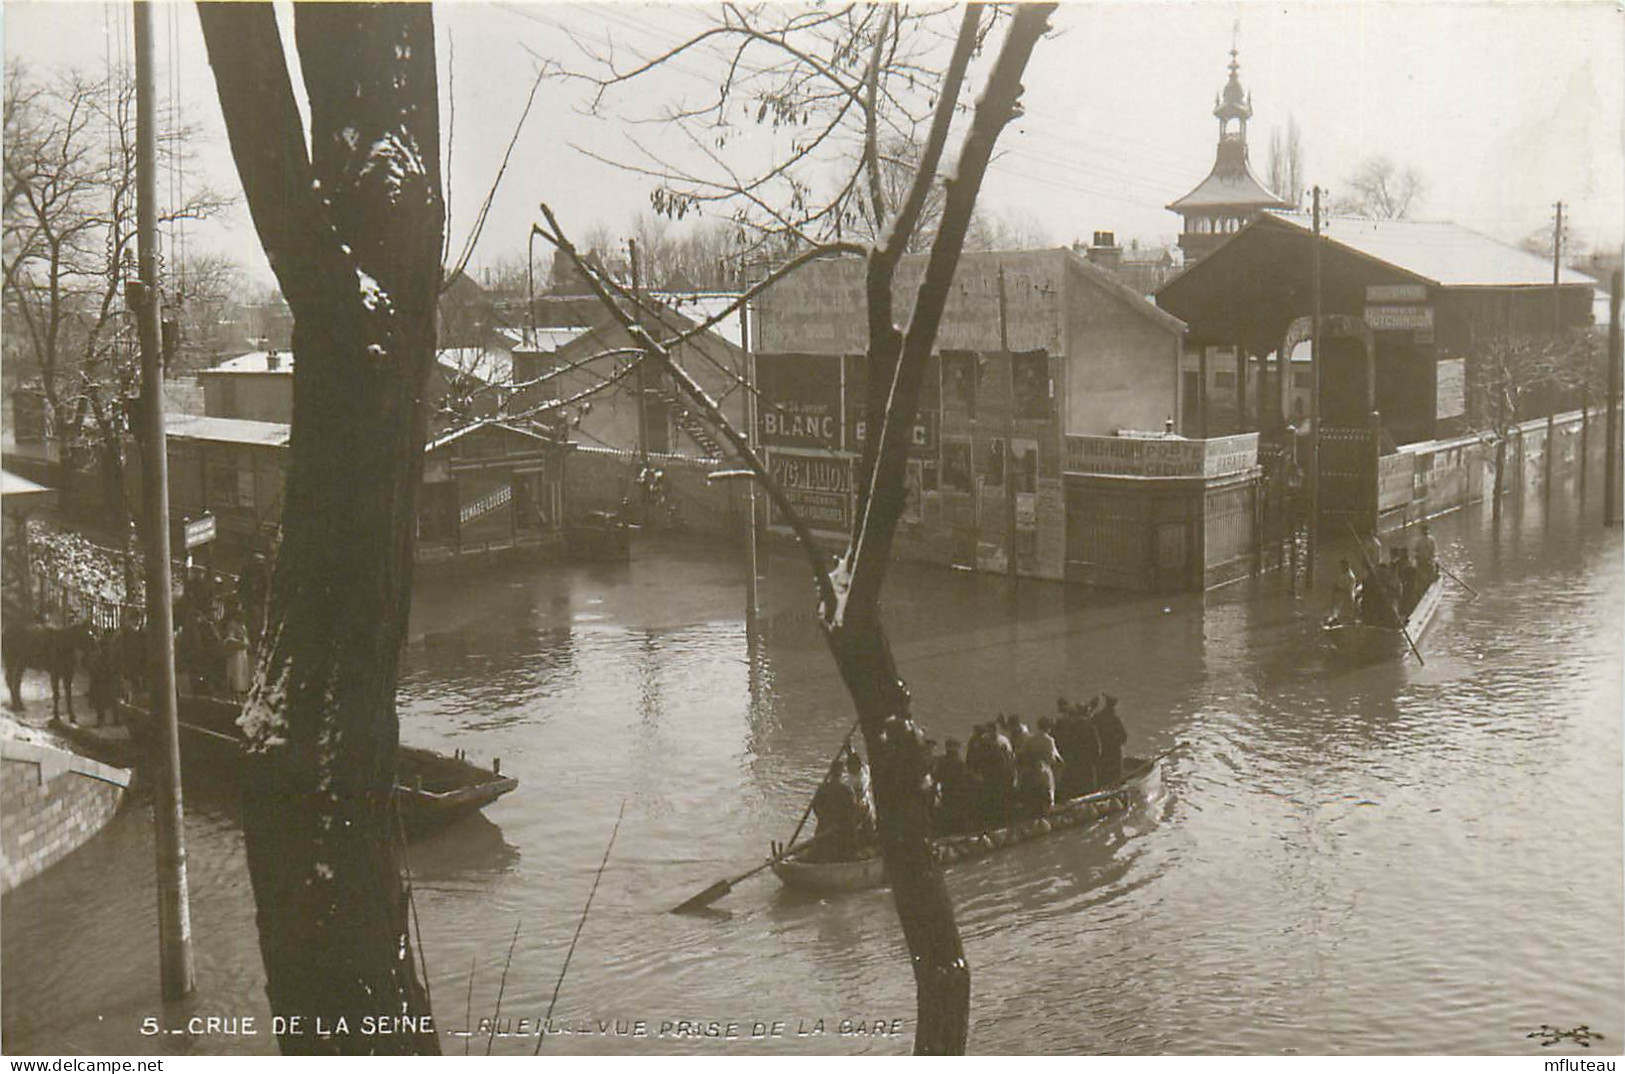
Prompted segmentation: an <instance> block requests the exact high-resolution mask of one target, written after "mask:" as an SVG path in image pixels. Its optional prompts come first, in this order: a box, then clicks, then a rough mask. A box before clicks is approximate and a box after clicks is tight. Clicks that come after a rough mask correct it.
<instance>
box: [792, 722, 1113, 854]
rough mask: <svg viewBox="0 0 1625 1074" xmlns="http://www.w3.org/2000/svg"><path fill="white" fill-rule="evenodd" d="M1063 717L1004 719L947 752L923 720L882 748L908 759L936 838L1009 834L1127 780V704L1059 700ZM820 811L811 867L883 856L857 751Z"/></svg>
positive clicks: (845, 753)
mask: <svg viewBox="0 0 1625 1074" xmlns="http://www.w3.org/2000/svg"><path fill="white" fill-rule="evenodd" d="M1056 710H1057V714H1056V715H1055V716H1054V717H1049V716H1043V717H1040V718H1039V719H1038V721H1037V722H1036V725H1034V726H1031V727H1029V725H1028V724H1027V723H1026V721H1024V720H1023V719H1021V717H1019V716H1015V715H1011V714H1009V713H1000V714H999V715H998V716H997V717H996V718H995V719H993V720H991V721H989V722H987V723H983V724H978V725H977V726H976V727H975V728H974V729H973V730H972V732H971V734H970V737H969V739H968V740H967V741H966V742H964V743H961V742H960V740H959V739H958V738H948V739H947V740H946V741H945V742H944V743H943V748H942V750H941V752H938V751H937V749H936V743H935V742H934V741H933V740H931V739H928V738H926V737H925V733H924V732H923V731H922V730H921V729H920V728H919V727H918V726H917V725H915V723H914V722H913V720H911V719H907V718H904V717H897V716H893V717H892V718H891V719H890V720H888V721H887V723H886V726H885V727H884V728H883V730H882V734H881V744H882V748H885V749H888V750H896V751H899V753H898V754H897V755H896V761H897V763H898V764H899V765H900V766H901V769H900V770H901V772H902V773H903V777H902V778H904V779H906V780H907V781H908V785H909V786H917V787H919V788H920V793H921V794H922V795H923V799H924V804H925V806H926V808H927V809H928V810H929V811H930V814H931V828H932V831H933V832H934V833H935V834H936V835H954V834H960V833H967V832H977V831H987V830H991V829H996V828H1003V827H1008V826H1009V825H1011V824H1014V823H1015V822H1017V821H1019V820H1024V819H1028V818H1032V817H1042V816H1044V815H1045V814H1047V813H1049V812H1051V811H1052V810H1053V809H1054V808H1055V804H1056V802H1057V801H1060V802H1065V801H1068V800H1070V799H1073V798H1077V797H1080V796H1082V795H1087V794H1090V793H1093V792H1094V791H1098V790H1102V789H1105V788H1108V787H1111V786H1113V785H1115V784H1117V783H1119V782H1120V781H1121V780H1122V779H1123V775H1124V772H1123V746H1124V745H1125V744H1126V742H1127V741H1128V731H1127V729H1126V728H1125V727H1124V726H1123V721H1122V719H1121V718H1119V717H1118V715H1117V699H1116V698H1115V697H1112V696H1111V695H1110V694H1099V695H1097V696H1095V697H1094V698H1092V699H1091V700H1089V701H1088V702H1086V703H1083V704H1075V703H1073V702H1069V701H1067V700H1065V699H1064V698H1058V699H1057V700H1056ZM961 746H963V752H961ZM812 810H813V814H814V815H815V816H816V817H817V818H818V827H817V830H816V832H815V835H814V839H815V841H816V849H815V850H814V851H812V852H810V854H811V857H810V860H821V861H850V860H854V859H857V858H861V857H864V856H866V855H867V854H869V853H871V852H872V851H873V849H874V847H875V841H876V817H875V798H874V789H873V785H872V783H871V780H870V777H869V766H868V765H867V764H866V763H865V762H864V760H863V758H862V757H861V756H859V754H858V752H857V751H856V750H854V749H852V748H851V747H850V745H849V746H847V747H845V748H843V750H842V752H841V753H840V754H839V755H837V757H836V758H835V761H834V762H833V763H832V764H831V765H830V769H829V772H828V773H827V774H826V776H825V777H824V780H823V782H822V783H821V784H819V787H818V790H817V792H816V793H815V794H814V795H813V801H812Z"/></svg>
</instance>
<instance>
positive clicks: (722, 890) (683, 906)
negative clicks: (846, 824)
mask: <svg viewBox="0 0 1625 1074" xmlns="http://www.w3.org/2000/svg"><path fill="white" fill-rule="evenodd" d="M821 838H822V835H815V836H813V837H812V838H811V839H809V840H807V841H806V842H805V843H792V844H791V845H789V846H787V847H785V848H784V849H783V850H780V851H779V852H778V853H777V854H775V855H773V856H772V857H770V858H768V859H767V860H766V861H764V862H762V864H760V865H758V866H756V868H754V869H750V870H748V871H746V872H743V873H740V874H739V875H738V876H735V877H731V878H729V879H727V880H718V881H717V882H716V883H715V884H712V885H711V886H710V887H708V888H706V889H705V890H704V891H702V892H700V893H699V894H698V895H695V896H694V897H693V898H691V899H688V900H686V901H684V902H681V903H678V904H677V905H676V906H674V907H672V908H671V912H672V913H674V914H687V913H693V912H694V911H695V910H703V909H705V908H706V907H707V906H710V905H711V904H712V903H714V902H716V901H717V900H718V899H720V898H722V897H723V896H724V895H726V894H728V892H730V891H732V890H733V889H734V885H735V884H737V883H739V882H740V881H741V880H749V879H750V878H751V877H753V876H755V875H756V874H757V873H759V872H761V871H762V870H763V869H766V868H768V867H769V866H773V865H777V864H778V863H779V862H781V861H783V860H784V859H785V858H787V857H789V856H790V855H791V854H793V853H795V852H797V851H801V850H806V849H807V848H808V847H810V846H812V845H813V844H814V843H816V842H818V840H819V839H821Z"/></svg>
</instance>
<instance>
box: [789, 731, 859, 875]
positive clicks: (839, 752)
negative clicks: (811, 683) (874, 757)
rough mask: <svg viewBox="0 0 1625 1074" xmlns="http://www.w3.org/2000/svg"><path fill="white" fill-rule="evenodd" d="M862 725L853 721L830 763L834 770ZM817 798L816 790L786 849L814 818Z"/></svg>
mask: <svg viewBox="0 0 1625 1074" xmlns="http://www.w3.org/2000/svg"><path fill="white" fill-rule="evenodd" d="M861 725H862V721H861V720H853V721H852V726H851V727H848V728H847V729H846V737H845V738H843V739H841V748H840V749H838V750H836V751H835V760H834V761H831V762H830V767H831V768H833V767H834V766H835V763H836V762H837V761H839V760H840V759H841V757H842V756H844V755H845V753H846V751H847V750H849V749H851V748H852V736H853V735H855V734H857V733H858V728H859V727H860V726H861ZM824 774H825V778H828V775H829V769H827V768H826V769H825V770H824ZM819 786H823V783H822V782H820V783H819ZM817 797H818V794H817V791H816V790H815V791H814V792H813V797H812V798H809V799H807V808H806V809H803V810H802V811H801V819H800V820H798V821H796V830H795V831H793V832H791V833H790V838H789V840H788V841H787V842H786V843H785V846H786V847H789V846H793V845H794V844H795V841H796V837H797V836H799V835H800V834H801V829H802V828H805V827H806V826H807V818H808V817H810V816H812V808H813V802H814V801H815V800H816V799H817Z"/></svg>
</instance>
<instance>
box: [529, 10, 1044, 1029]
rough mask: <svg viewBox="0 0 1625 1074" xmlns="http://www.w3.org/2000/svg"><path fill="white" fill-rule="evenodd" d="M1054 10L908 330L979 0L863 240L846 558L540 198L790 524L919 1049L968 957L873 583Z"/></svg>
mask: <svg viewBox="0 0 1625 1074" xmlns="http://www.w3.org/2000/svg"><path fill="white" fill-rule="evenodd" d="M1054 9H1055V4H1053V3H1045V4H1023V5H1020V6H1019V7H1017V9H1016V11H1015V14H1014V16H1013V17H1012V19H1011V26H1010V30H1009V33H1008V35H1007V37H1006V39H1005V42H1004V45H1003V48H1002V49H1001V51H1000V54H999V57H998V59H997V61H996V63H995V64H994V67H993V70H992V73H991V74H990V75H989V78H988V85H987V88H986V90H985V92H984V93H983V95H982V97H981V99H980V101H979V102H978V103H977V106H976V113H975V118H974V119H973V120H972V122H971V125H970V129H969V131H968V132H967V134H966V137H965V142H964V146H963V148H962V150H961V153H960V157H959V161H958V165H957V167H956V169H955V171H956V175H955V176H954V178H951V179H949V180H948V181H947V187H948V194H947V198H946V202H945V205H944V208H943V213H942V219H941V222H940V225H939V227H938V230H937V233H936V236H935V238H934V240H933V245H932V250H931V256H930V259H929V261H928V262H927V265H926V271H925V279H924V282H923V283H922V285H921V287H920V290H919V294H918V296H917V300H916V302H915V307H914V312H913V315H912V318H911V320H910V322H909V325H908V329H907V331H906V332H900V331H898V329H897V328H896V326H895V324H894V323H893V318H892V303H891V286H892V277H893V272H894V270H895V267H896V264H897V260H898V258H899V257H900V255H901V251H902V250H904V249H906V247H907V243H908V238H909V236H910V235H911V234H912V233H913V230H914V227H915V225H916V223H917V221H918V217H919V213H920V210H921V205H922V204H923V202H924V199H925V194H926V192H927V191H928V189H929V188H930V186H931V185H932V183H933V182H934V181H935V176H934V173H935V169H936V162H937V161H938V160H940V157H941V153H942V148H943V142H944V141H945V140H946V138H947V135H948V127H949V122H950V121H951V119H952V116H953V112H954V108H955V106H956V103H957V100H958V96H959V84H960V81H961V80H962V78H963V75H964V70H965V66H966V64H967V63H968V60H969V57H970V54H971V51H972V48H973V46H974V44H975V42H976V40H977V27H978V20H979V16H980V6H979V5H974V4H973V5H971V6H970V8H969V10H967V12H966V15H965V20H964V22H963V24H962V25H961V29H960V37H959V41H958V43H957V45H956V47H955V51H954V58H953V60H952V61H951V63H950V67H949V70H948V73H947V76H946V77H945V79H944V88H943V92H942V93H941V95H940V96H939V98H938V104H937V113H936V121H935V122H934V123H933V127H932V132H931V136H930V141H929V142H928V144H927V146H926V148H925V150H924V152H923V153H922V156H921V168H920V171H919V173H918V174H917V176H916V179H915V184H914V188H913V189H912V190H911V191H910V193H909V195H908V198H907V199H906V200H905V202H904V205H903V206H902V207H901V209H900V210H899V213H898V218H897V220H895V221H894V222H893V226H892V230H891V232H890V233H889V234H888V235H887V237H886V238H885V239H884V240H883V241H882V242H881V244H880V245H879V246H878V247H877V248H876V249H874V250H872V251H871V252H870V255H869V264H868V274H867V277H866V291H867V295H868V300H869V303H870V306H869V311H868V313H869V318H868V319H869V333H870V350H869V369H868V375H869V384H868V388H867V392H866V397H867V399H868V400H869V412H868V414H867V415H866V420H867V422H868V428H867V436H866V443H865V446H864V453H863V459H862V462H861V463H860V467H859V470H860V472H859V489H858V491H859V509H858V517H859V523H858V527H857V529H856V531H855V534H854V537H853V539H852V543H851V545H850V546H849V548H848V551H847V554H846V557H845V559H844V561H843V562H842V564H841V566H840V567H839V568H838V569H837V570H836V571H835V572H833V573H832V572H830V571H829V570H828V569H827V567H826V565H825V564H826V561H825V559H824V557H823V555H822V553H820V552H819V551H818V550H817V548H816V546H815V545H814V544H813V542H812V538H811V536H810V535H809V534H808V532H807V529H806V526H805V524H804V522H802V520H801V519H800V518H799V516H798V515H797V514H796V512H795V511H794V509H793V508H792V507H791V505H790V504H789V503H788V501H787V500H786V499H785V497H784V493H783V489H782V488H780V487H779V486H778V485H777V483H776V482H774V480H773V478H772V477H771V475H770V474H769V472H768V470H767V468H766V467H765V466H764V465H763V464H762V462H761V459H760V457H759V456H758V455H757V454H756V452H755V451H754V450H753V449H752V447H751V446H750V444H749V442H748V440H747V439H746V438H745V437H744V436H743V435H742V434H741V433H740V432H739V431H738V430H737V429H735V428H733V427H732V426H731V425H729V424H728V422H727V419H726V418H725V417H723V416H722V414H721V411H720V410H719V409H718V407H717V406H716V404H715V402H714V401H713V400H711V399H710V398H709V397H708V396H707V395H706V394H705V392H704V391H703V389H701V388H700V386H699V385H698V384H697V383H696V382H695V381H694V379H693V378H692V377H689V376H688V375H687V374H686V373H685V372H684V371H683V370H682V369H681V367H679V366H677V365H676V363H674V362H673V361H672V358H671V353H670V351H669V350H668V348H667V347H665V346H662V345H661V344H660V343H659V342H657V341H655V340H653V339H651V338H650V337H649V336H648V335H647V334H645V333H644V332H643V331H642V330H641V329H640V328H638V327H637V325H636V322H635V320H634V318H633V317H632V316H631V315H629V314H628V313H627V312H626V310H625V309H624V308H622V304H621V303H623V302H627V301H629V300H631V299H632V296H630V295H629V294H628V293H627V292H626V289H625V288H623V287H621V286H619V285H618V284H615V283H614V281H613V280H610V279H608V278H607V277H605V276H602V275H601V274H599V273H597V272H596V271H594V270H593V269H592V267H591V266H589V265H587V264H586V263H585V261H584V260H583V258H582V255H581V254H580V253H579V251H577V250H576V248H575V247H574V246H573V245H572V244H571V243H570V241H569V240H568V239H567V238H566V237H565V236H564V234H563V232H562V230H561V229H560V228H559V227H558V223H557V221H556V220H555V219H554V217H553V215H552V212H551V211H550V210H549V209H548V208H547V206H545V205H544V206H542V212H543V214H544V215H545V216H546V217H547V221H548V225H549V228H550V229H551V230H550V231H543V232H542V234H543V236H544V237H545V238H547V239H548V240H549V241H550V242H552V243H553V244H554V245H555V246H556V247H557V248H558V250H559V253H560V254H561V255H562V256H563V257H564V258H567V259H568V261H569V263H570V264H572V265H574V266H575V267H576V268H577V269H578V271H580V273H581V275H582V277H583V278H584V279H585V280H586V282H587V284H588V286H589V288H590V289H591V290H592V291H593V293H594V294H595V295H596V296H597V297H598V298H599V300H600V301H601V302H602V303H603V304H604V306H605V308H606V309H607V310H608V311H609V312H610V313H611V314H613V315H614V316H615V317H616V318H617V320H619V321H620V323H621V325H622V327H624V328H626V329H627V330H628V331H629V332H631V333H632V335H633V338H634V340H635V341H636V342H638V344H639V346H640V347H642V348H643V350H644V352H645V354H646V356H647V357H648V359H650V360H653V361H656V362H658V363H659V364H660V365H661V366H662V367H663V368H664V369H665V370H666V371H667V372H668V373H670V374H671V376H672V378H673V380H674V381H675V382H676V384H677V385H678V387H679V388H680V389H681V390H682V391H683V392H684V394H686V395H687V396H688V397H689V398H690V399H692V400H693V401H694V402H695V403H696V404H697V405H698V406H699V408H700V410H701V411H702V412H703V413H704V414H705V415H706V417H707V419H708V420H709V421H711V422H712V424H713V425H715V426H716V427H717V429H718V431H719V432H720V433H721V434H722V435H723V436H724V437H725V438H726V439H727V440H728V441H729V442H730V443H731V444H732V445H733V446H734V448H735V449H736V450H737V451H738V452H739V454H740V456H741V458H743V459H744V460H745V461H746V463H747V464H748V465H749V467H750V469H751V470H752V471H753V472H754V473H755V474H756V476H757V479H758V480H759V481H761V483H762V484H763V486H764V487H765V488H766V490H767V492H768V495H769V496H771V497H772V498H773V499H774V503H775V505H776V506H777V507H778V508H779V510H780V512H781V513H782V514H783V515H784V517H785V518H786V520H787V521H788V522H789V523H790V525H791V526H792V527H793V528H794V529H795V530H796V534H797V537H798V539H799V540H800V542H801V544H802V546H803V549H804V550H805V551H806V552H807V554H808V557H809V561H810V564H811V566H812V570H813V575H814V578H815V580H816V581H817V583H818V591H819V599H820V602H821V606H820V609H819V611H820V620H821V622H822V624H823V626H824V632H825V640H826V642H827V643H828V645H829V648H830V652H831V654H832V655H833V657H834V659H835V662H836V665H837V667H838V668H839V669H840V672H841V678H842V681H843V682H844V683H845V684H846V688H847V692H848V693H849V694H850V695H851V697H852V701H853V705H854V707H855V708H856V709H857V712H858V716H859V719H860V723H861V725H862V728H863V734H864V741H865V744H866V746H867V748H868V753H869V759H870V763H871V766H872V771H873V778H874V791H875V805H876V808H877V812H878V814H879V817H878V819H879V833H880V841H881V847H882V850H883V852H884V854H885V857H886V867H887V873H888V876H889V878H890V881H891V887H892V894H893V899H894V902H895V904H896V907H897V914H898V918H899V921H900V922H901V924H902V927H903V936H904V939H905V940H906V941H907V943H908V950H909V956H910V962H911V965H912V967H913V970H914V978H915V986H916V996H917V1027H916V1031H915V1038H914V1050H915V1053H916V1054H921V1055H951V1054H963V1053H964V1051H965V1047H966V1044H967V1042H968V1036H969V1026H970V967H969V964H968V963H967V962H966V959H965V952H964V947H963V944H962V943H961V941H960V936H959V929H958V925H957V924H956V923H955V920H954V910H953V902H952V900H951V899H950V898H949V896H948V890H947V887H946V885H945V884H944V883H943V878H942V873H941V870H940V869H939V868H938V867H937V865H936V861H935V858H934V856H933V853H932V846H931V828H930V810H929V807H928V803H927V801H926V799H925V796H924V794H923V793H922V792H923V780H924V777H925V774H926V763H927V761H926V758H925V756H924V754H923V753H922V752H921V751H919V750H918V749H917V748H916V747H915V744H914V742H913V741H912V740H910V739H908V738H907V737H905V740H904V741H901V742H899V741H892V740H890V739H889V738H888V734H887V731H888V727H887V725H888V721H889V720H890V719H891V718H892V717H894V716H896V717H900V718H904V719H907V718H909V716H910V711H909V698H908V690H907V688H906V687H905V686H904V684H903V681H902V679H901V678H900V676H899V675H898V672H897V667H896V664H895V662H894V661H893V658H892V653H891V648H890V645H889V644H888V642H887V640H886V634H885V631H884V629H883V628H882V626H881V621H880V608H879V597H880V589H881V583H882V581H883V580H884V577H885V574H886V569H887V565H888V563H889V561H890V558H891V545H892V539H893V537H894V535H895V533H896V528H897V524H898V521H899V519H900V517H901V514H902V508H903V500H904V490H903V478H904V471H905V467H906V463H907V455H908V446H909V443H910V441H911V440H912V433H913V426H914V422H915V420H916V417H917V412H918V405H919V392H920V384H921V380H922V379H923V376H924V370H925V365H926V362H927V360H928V359H929V357H930V355H931V353H932V352H933V350H934V349H935V345H936V336H937V329H938V327H939V326H940V323H941V318H942V314H943V310H944V308H945V307H946V305H947V300H948V294H949V289H950V284H951V281H952V279H953V275H954V272H955V270H956V268H957V267H958V262H959V256H960V253H961V251H962V250H963V248H964V242H965V235H966V232H967V230H968V228H969V226H970V219H971V215H972V210H973V209H974V207H975V203H976V197H977V194H978V193H979V192H980V189H981V184H982V179H983V176H984V175H985V174H986V170H987V165H988V162H989V160H990V158H991V156H992V151H993V146H994V143H995V142H996V141H997V139H998V136H999V133H1000V132H1001V131H1002V130H1003V129H1004V127H1005V125H1006V124H1008V123H1009V122H1010V120H1011V119H1012V118H1013V117H1014V116H1015V115H1017V114H1018V113H1019V106H1018V102H1019V98H1020V95H1021V77H1022V73H1023V71H1024V70H1025V69H1026V65H1027V61H1028V59H1029V58H1030V56H1031V54H1032V49H1033V47H1034V46H1035V45H1036V43H1037V41H1038V39H1039V38H1040V37H1041V36H1042V35H1043V34H1044V32H1045V30H1046V29H1047V27H1048V19H1049V15H1050V13H1051V12H1053V11H1054ZM877 47H878V46H877ZM612 291H613V292H615V294H614V295H612V294H611V292H612ZM616 295H618V296H619V298H620V300H621V301H620V302H617V300H616ZM871 471H872V480H869V477H870V475H871Z"/></svg>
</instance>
